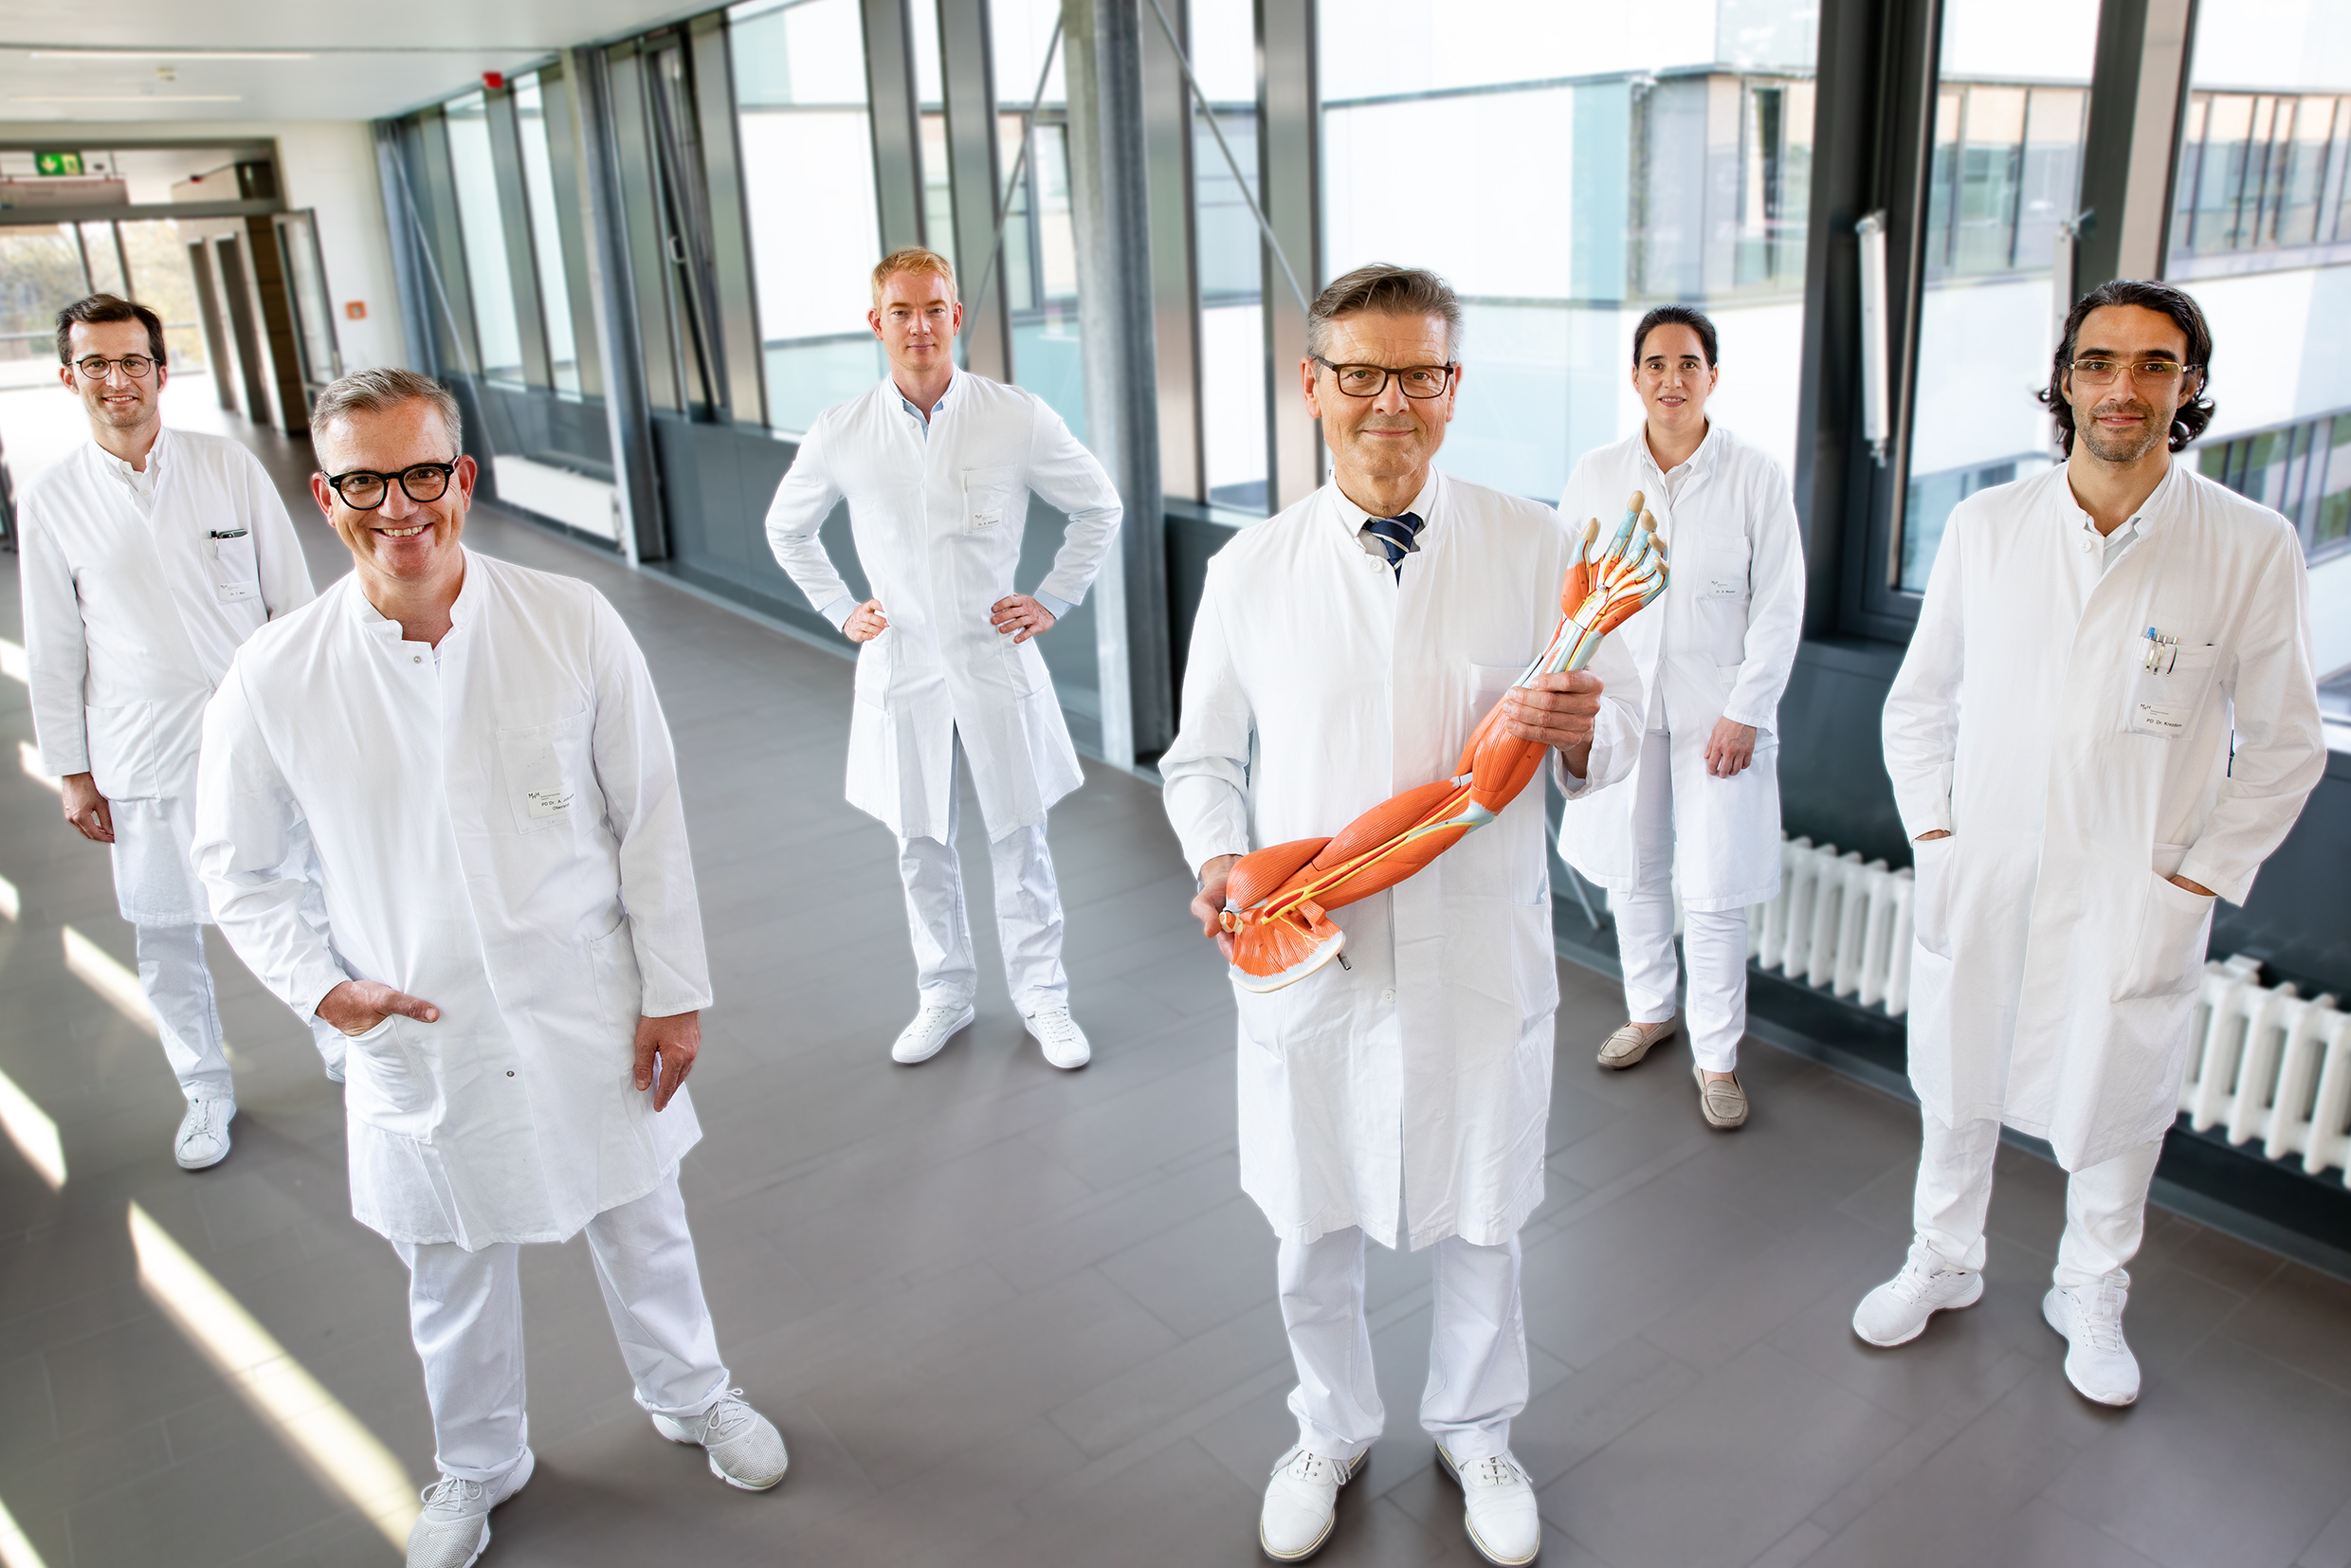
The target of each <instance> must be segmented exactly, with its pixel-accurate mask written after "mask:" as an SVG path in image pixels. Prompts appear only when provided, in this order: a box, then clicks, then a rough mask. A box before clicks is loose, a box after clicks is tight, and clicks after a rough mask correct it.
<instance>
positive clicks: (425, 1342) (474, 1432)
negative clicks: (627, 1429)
mask: <svg viewBox="0 0 2351 1568" xmlns="http://www.w3.org/2000/svg"><path fill="white" fill-rule="evenodd" d="M587 1236H588V1254H589V1256H590V1257H591V1258H592V1259H593V1260H594V1262H595V1268H596V1283H597V1284H598V1285H602V1286H603V1287H604V1306H605V1310H606V1311H608V1312H609V1313H611V1318H612V1332H613V1333H614V1334H615V1335H616V1336H617V1337H618V1338H619V1340H620V1354H621V1359H622V1360H623V1361H625V1362H626V1363H628V1367H629V1377H630V1379H631V1380H633V1381H634V1382H635V1384H636V1386H637V1403H638V1404H639V1405H641V1406H643V1407H644V1408H645V1409H646V1410H647V1411H649V1412H650V1413H653V1414H655V1415H667V1416H671V1417H674V1418H677V1419H681V1420H683V1419H689V1418H691V1417H693V1416H697V1415H700V1414H702V1413H703V1412H704V1411H706V1410H708V1409H709V1408H710V1407H711V1406H712V1405H715V1404H717V1403H718V1402H719V1400H720V1398H722V1397H724V1395H725V1394H726V1391H727V1370H726V1367H725V1366H724V1364H722V1363H721V1362H720V1359H719V1339H718V1332H717V1330H715V1329H714V1328H713V1327H712V1326H711V1322H710V1308H709V1306H708V1305H707V1304H704V1302H703V1301H702V1271H701V1269H700V1268H699V1267H697V1266H696V1264H695V1262H694V1238H693V1236H692V1235H691V1234H690V1233H689V1232H688V1231H687V1230H686V1227H685V1201H684V1199H683V1197H681V1196H680V1195H679V1193H678V1174H677V1172H675V1171H672V1172H670V1173H669V1174H668V1175H667V1176H665V1177H663V1178H662V1184H661V1185H660V1186H658V1187H656V1188H654V1189H653V1190H652V1191H651V1192H649V1193H647V1194H646V1195H645V1196H643V1197H641V1198H638V1199H636V1200H635V1201H634V1202H631V1203H624V1204H622V1205H620V1206H619V1207H618V1208H615V1209H607V1210H606V1211H605V1212H602V1213H600V1214H598V1215H597V1216H596V1217H595V1218H593V1219H592V1220H590V1221H589V1222H588V1226H587ZM392 1249H393V1250H394V1251H396V1252H398V1253H399V1254H400V1261H401V1262H403V1263H405V1264H407V1265H408V1266H409V1327H410V1332H411V1333H412V1335H413V1336H414V1338H415V1340H416V1354H417V1357H418V1358H419V1359H421V1360H422V1361H423V1362H424V1363H425V1398H426V1401H427V1402H428V1404H430V1405H431V1407H432V1444H433V1462H434V1464H436V1465H438V1466H439V1467H440V1469H441V1473H442V1474H443V1475H450V1476H455V1477H457V1478H458V1479H459V1480H461V1481H480V1482H483V1483H484V1484H495V1483H497V1482H499V1481H501V1480H503V1479H505V1477H506V1475H507V1473H508V1472H509V1471H511V1470H512V1469H513V1468H515V1467H516V1466H517V1465H519V1464H520V1463H521V1462H522V1453H523V1449H524V1446H525V1445H526V1444H527V1443H528V1442H529V1440H530V1425H529V1422H528V1421H527V1419H526V1418H525V1416H524V1412H523V1379H522V1283H521V1280H522V1276H521V1266H520V1259H519V1256H518V1254H519V1251H520V1249H519V1248H518V1247H517V1246H516V1245H515V1244H514V1243H512V1242H504V1243H501V1244H498V1245H496V1246H491V1247H484V1248H483V1249H481V1250H479V1251H474V1252H468V1251H466V1250H465V1249H464V1248H462V1247H459V1246H457V1245H456V1244H455V1243H453V1242H428V1243H425V1244H422V1245H418V1244H415V1243H410V1242H393V1243H392Z"/></svg>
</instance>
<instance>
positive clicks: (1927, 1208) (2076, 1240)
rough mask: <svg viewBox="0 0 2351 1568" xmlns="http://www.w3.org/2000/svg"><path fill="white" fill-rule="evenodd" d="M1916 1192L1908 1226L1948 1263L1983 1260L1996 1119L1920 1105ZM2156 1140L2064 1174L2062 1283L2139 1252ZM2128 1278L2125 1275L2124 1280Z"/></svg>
mask: <svg viewBox="0 0 2351 1568" xmlns="http://www.w3.org/2000/svg"><path fill="white" fill-rule="evenodd" d="M1919 1120H1920V1121H1921V1122H1923V1124H1924V1137H1923V1140H1922V1144H1921V1148H1920V1151H1919V1186H1918V1194H1917V1196H1916V1197H1915V1199H1914V1200H1913V1202H1912V1205H1911V1224H1912V1225H1913V1226H1914V1227H1915V1228H1916V1229H1917V1231H1918V1233H1919V1239H1920V1240H1921V1241H1923V1242H1924V1243H1926V1245H1927V1246H1929V1247H1931V1248H1933V1249H1935V1252H1936V1254H1937V1255H1938V1256H1939V1257H1941V1258H1942V1259H1943V1261H1944V1262H1946V1263H1948V1264H1950V1265H1951V1266H1952V1267H1955V1268H1969V1269H1981V1268H1982V1267H1983V1266H1984V1215H1985V1213H1986V1212H1987V1211H1988V1210H1990V1208H1991V1206H1992V1161H1993V1157H1994V1156H1995V1155H1996V1154H1997V1153H1998V1152H1999V1148H2000V1124H1999V1123H1998V1122H1997V1121H1993V1120H1991V1119H1990V1118H1986V1119H1984V1120H1983V1121H1962V1122H1960V1123H1959V1125H1958V1126H1956V1127H1952V1126H1947V1125H1945V1124H1944V1123H1943V1122H1942V1121H1941V1120H1940V1119H1938V1118H1937V1117H1936V1115H1935V1113H1934V1112H1932V1111H1927V1110H1922V1111H1921V1112H1920V1113H1919ZM2162 1152H2163V1140H2161V1139H2160V1138H2159V1139H2157V1140H2155V1141H2154V1142H2152V1143H2142V1144H2141V1145H2140V1146H2139V1147H2138V1148H2135V1149H2125V1150H2123V1153H2121V1154H2119V1155H2116V1156H2115V1157H2114V1158H2112V1159H2108V1160H2104V1161H2102V1162H2100V1163H2099V1164H2096V1165H2086V1166H2084V1167H2083V1168H2082V1169H2080V1170H2078V1171H2075V1172H2073V1173H2072V1174H2071V1175H2069V1176H2068V1177H2067V1178H2066V1233H2065V1237H2064V1239H2063V1240H2061V1241H2060V1242H2059V1243H2058V1244H2057V1267H2056V1268H2055V1269H2054V1270H2053V1271H2052V1273H2051V1276H2050V1277H2051V1278H2052V1279H2054V1280H2055V1281H2056V1283H2057V1284H2058V1285H2060V1286H2062V1287H2064V1288H2067V1289H2073V1288H2077V1287H2079V1286H2082V1285H2092V1284H2095V1283H2096V1282H2097V1281H2099V1280H2100V1279H2103V1278H2105V1276H2106V1275H2108V1274H2111V1273H2114V1272H2115V1271H2117V1270H2118V1269H2120V1268H2121V1267H2123V1265H2124V1264H2126V1263H2128V1262H2130V1261H2131V1259H2132V1258H2133V1257H2135V1256H2137V1255H2138V1252H2139V1242H2140V1238H2141V1236H2142V1235H2144V1234H2145V1233H2146V1228H2147V1189H2148V1187H2149V1186H2150V1185H2151V1184H2152V1183H2153V1182H2154V1180H2155V1162H2156V1159H2157V1157H2159V1156H2160V1155H2161V1154H2162ZM2127 1277H2128V1276H2125V1278H2127Z"/></svg>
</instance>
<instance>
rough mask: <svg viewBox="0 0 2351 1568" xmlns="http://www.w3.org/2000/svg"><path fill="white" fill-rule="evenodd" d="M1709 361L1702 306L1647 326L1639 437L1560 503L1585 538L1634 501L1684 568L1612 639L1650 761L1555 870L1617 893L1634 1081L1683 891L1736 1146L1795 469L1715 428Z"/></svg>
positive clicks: (1786, 620)
mask: <svg viewBox="0 0 2351 1568" xmlns="http://www.w3.org/2000/svg"><path fill="white" fill-rule="evenodd" d="M1715 355H1716V339H1715V331H1714V323H1713V322H1712V321H1710V320H1708V319H1706V318H1705V317H1704V316H1703V315H1701V314H1700V313H1699V312H1698V311H1695V310H1693V309H1691V308H1690V307H1689V306H1687V305H1660V306H1658V307H1657V308H1656V309H1655V310H1652V311H1650V312H1649V314H1648V315H1647V316H1644V317H1643V318H1642V319H1641V321H1640V324H1639V325H1638V326H1637V327H1635V328H1634V329H1633V334H1632V390H1633V392H1635V393H1636V394H1638V395H1639V397H1640V399H1641V408H1642V421H1641V426H1640V428H1638V429H1636V430H1634V431H1633V432H1632V433H1631V435H1629V436H1627V437H1626V438H1625V439H1624V440H1622V441H1619V442H1616V443H1615V444H1613V446H1608V447H1600V448H1598V449H1597V450H1595V451H1593V452H1589V453H1586V454H1585V456H1584V458H1583V459H1582V461H1581V462H1579V463H1577V464H1576V471H1575V472H1574V474H1572V475H1571V476H1569V479H1568V482H1567V491H1566V494H1565V495H1564V496H1563V497H1562V498H1561V499H1560V501H1559V513H1560V516H1561V517H1562V518H1564V519H1565V520H1567V521H1568V522H1569V523H1571V524H1573V523H1576V522H1579V521H1581V520H1584V519H1586V518H1594V517H1596V518H1601V519H1603V520H1605V519H1607V518H1610V517H1613V516H1614V514H1615V509H1616V508H1618V507H1621V506H1623V505H1624V503H1625V496H1626V494H1627V493H1628V492H1630V491H1633V490H1638V491H1640V492H1641V494H1642V495H1643V496H1644V497H1645V498H1646V499H1647V501H1648V503H1649V510H1650V511H1651V512H1653V513H1655V514H1656V517H1657V537H1658V538H1661V539H1664V540H1665V541H1666V542H1667V544H1668V547H1669V549H1670V551H1671V557H1670V558H1671V560H1672V562H1673V582H1672V586H1671V587H1670V588H1668V590H1667V592H1666V595H1665V600H1664V602H1663V603H1661V604H1659V605H1658V606H1657V607H1656V608H1655V609H1653V610H1652V611H1649V613H1648V614H1645V615H1636V616H1634V617H1633V618H1632V619H1631V621H1630V622H1628V623H1627V624H1626V626H1625V628H1624V629H1623V630H1622V631H1621V632H1619V633H1618V635H1619V636H1620V637H1622V638H1623V639H1624V644H1625V647H1626V648H1627V649H1628V650H1629V651H1630V652H1631V655H1632V658H1633V661H1634V662H1635V663H1636V664H1638V665H1640V666H1641V674H1642V678H1643V680H1644V681H1645V683H1646V684H1647V685H1648V687H1649V718H1648V720H1647V723H1648V729H1647V732H1646V734H1645V735H1644V737H1643V738H1642V741H1641V759H1640V761H1639V762H1638V763H1637V764H1635V766H1634V768H1633V771H1632V778H1631V782H1630V783H1629V784H1628V785H1627V787H1626V788H1624V789H1621V790H1613V791H1611V792H1610V793H1608V794H1607V795H1605V796H1603V797H1602V798H1601V799H1600V801H1598V802H1597V803H1595V805H1594V806H1593V807H1592V809H1591V810H1589V811H1570V812H1568V813H1567V814H1566V817H1565V819H1564V820H1563V821H1562V822H1561V823H1560V831H1559V855H1560V858H1561V859H1563V860H1565V861H1566V862H1567V863H1568V864H1569V865H1570V866H1574V867H1575V868H1576V870H1577V871H1580V872H1581V873H1583V875H1585V876H1586V877H1589V878H1590V879H1591V880H1593V881H1594V882H1596V883H1598V884H1601V885H1602V886H1604V887H1606V888H1607V889H1608V890H1609V892H1610V893H1611V894H1612V895H1613V898H1612V900H1611V903H1612V904H1613V907H1614V909H1615V912H1616V945H1617V948H1618V950H1619V952H1620V953H1621V955H1622V957H1623V959H1624V972H1625V1008H1626V1011H1627V1012H1628V1013H1629V1014H1630V1015H1631V1016H1630V1021H1629V1022H1628V1023H1626V1025H1625V1026H1624V1027H1623V1028H1622V1029H1620V1030H1617V1031H1616V1032H1615V1033H1613V1034H1612V1035H1610V1036H1609V1037H1608V1040H1607V1042H1606V1043H1605V1044H1604V1045H1602V1046H1601V1048H1600V1066H1602V1067H1611V1068H1616V1069H1623V1068H1627V1067H1634V1066H1636V1065H1638V1064H1639V1063H1640V1061H1641V1060H1642V1058H1643V1057H1645V1056H1647V1055H1648V1054H1649V1050H1650V1048H1653V1047H1655V1046H1656V1045H1657V1044H1659V1043H1660V1042H1661V1041H1664V1040H1666V1039H1668V1038H1669V1037H1670V1036H1671V1035H1672V1033H1673V1030H1674V999H1675V996H1676V994H1677V993H1678V992H1679V990H1680V982H1681V975H1680V966H1679V965H1678V964H1677V963H1676V961H1675V958H1674V952H1673V914H1674V908H1673V905H1674V892H1675V890H1676V888H1677V887H1678V888H1679V890H1680V892H1681V895H1682V908H1683V911H1684V921H1683V924H1684V934H1683V947H1684V949H1685V950H1686V953H1687V955H1688V958H1689V1043H1690V1059H1691V1067H1690V1071H1691V1073H1692V1075H1693V1076H1694V1077H1695V1078H1696V1079H1697V1083H1698V1108H1699V1113H1700V1114H1701V1115H1702V1116H1704V1118H1705V1120H1706V1122H1707V1124H1708V1125H1710V1126H1713V1127H1717V1128H1720V1129H1722V1130H1724V1131H1729V1130H1732V1129H1735V1128H1738V1127H1740V1126H1743V1125H1745V1124H1746V1121H1747V1090H1746V1085H1743V1084H1741V1083H1740V1081H1739V1071H1738V1068H1739V1042H1740V1038H1741V1037H1742V1036H1743V1035H1744V1034H1745V1033H1746V1031H1747V907H1748V905H1750V904H1757V903H1767V902H1769V901H1770V900H1771V899H1772V898H1773V897H1774V896H1775V895H1776V894H1777V892H1778V891H1779V770H1778V757H1779V738H1778V736H1777V733H1776V732H1777V723H1778V714H1779V694H1780V693H1781V692H1782V691H1784V690H1786V689H1787V685H1788V672H1789V671H1790V670H1791V669H1793V668H1794V667H1795V650H1796V643H1797V641H1798V638H1799V635H1800V633H1801V632H1802V630H1803V626H1804V552H1803V546H1802V544H1801V542H1800V540H1799V539H1798V538H1797V527H1796V520H1795V495H1794V493H1793V492H1792V491H1791V490H1790V488H1789V485H1788V476H1787V473H1786V472H1785V470H1783V469H1782V468H1781V467H1780V466H1779V465H1778V464H1777V463H1775V462H1773V461H1772V460H1771V458H1769V457H1768V456H1766V455H1765V454H1764V453H1762V452H1761V451H1759V450H1758V449H1757V448H1755V447H1750V446H1748V445H1747V444H1746V443H1745V442H1743V441H1740V439H1739V438H1738V437H1737V436H1735V435H1733V434H1732V433H1731V432H1730V431H1729V430H1727V429H1725V428H1722V425H1721V424H1719V423H1718V422H1716V421H1714V420H1713V419H1711V418H1709V417H1708V416H1707V413H1706V401H1707V399H1708V398H1710V397H1711V396H1712V395H1713V394H1714V389H1715V386H1716V384H1717V382H1719V381H1720V380H1721V378H1722V369H1721V367H1720V366H1719V365H1718V364H1717V363H1716V359H1715Z"/></svg>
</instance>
